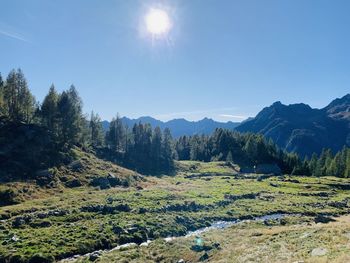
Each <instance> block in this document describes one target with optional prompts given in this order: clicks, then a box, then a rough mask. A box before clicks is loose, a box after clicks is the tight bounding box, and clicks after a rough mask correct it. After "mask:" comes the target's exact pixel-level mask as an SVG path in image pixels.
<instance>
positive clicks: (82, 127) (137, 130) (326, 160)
mask: <svg viewBox="0 0 350 263" xmlns="http://www.w3.org/2000/svg"><path fill="white" fill-rule="evenodd" d="M339 109H340V106H339V104H337V105H336V106H335V107H332V108H331V109H330V110H329V112H330V113H329V114H332V116H334V118H340V119H343V118H348V116H347V115H345V116H344V115H342V114H340V113H339ZM258 116H259V115H258ZM258 116H257V117H258ZM253 121H254V120H253ZM102 125H103V123H102V121H101V119H100V117H99V116H98V115H97V114H95V113H93V112H92V113H91V115H90V119H89V120H88V119H86V117H85V116H84V115H83V113H82V100H81V98H80V97H79V95H78V93H77V90H76V89H75V87H74V86H71V87H70V88H69V89H68V90H66V91H63V92H62V93H60V94H59V93H57V92H56V90H55V87H54V86H51V87H50V90H49V92H48V94H47V95H46V97H45V98H44V100H43V102H42V103H41V104H40V103H37V102H36V101H35V98H34V96H33V95H32V94H31V92H30V90H29V88H28V85H27V82H26V79H25V77H24V75H23V73H22V72H21V70H13V71H11V72H10V73H9V75H8V77H7V79H6V81H3V80H2V78H1V76H0V180H2V181H4V180H12V179H15V178H22V179H23V178H32V177H35V174H36V173H35V172H36V171H38V170H40V169H47V168H49V167H54V166H58V165H61V164H68V163H70V162H72V161H73V160H74V158H75V156H74V154H73V152H72V148H73V147H76V146H78V147H80V148H81V149H83V150H86V151H90V152H91V151H93V152H94V153H95V154H96V155H97V156H98V157H99V158H102V159H107V160H110V161H112V162H115V163H117V164H120V165H123V166H125V167H128V168H131V169H134V170H136V171H138V172H140V173H143V174H162V173H167V174H169V173H171V172H172V171H173V170H174V169H175V164H174V160H177V159H179V160H199V161H206V162H208V161H227V162H234V163H237V164H239V165H240V166H241V167H250V168H252V167H257V166H259V165H264V164H272V165H275V166H278V167H279V168H280V169H281V171H282V172H283V173H289V174H303V175H311V174H312V175H318V176H321V175H335V176H346V177H348V176H349V175H350V172H349V170H350V151H349V149H347V148H344V149H342V150H341V151H340V152H338V153H337V154H336V155H335V156H333V155H332V153H331V151H330V150H324V151H323V152H322V154H321V155H320V158H318V157H317V156H316V155H313V156H312V158H311V160H305V161H301V160H300V158H299V157H298V155H297V154H295V153H288V152H286V151H284V150H281V149H280V148H279V147H278V146H276V145H275V143H274V142H273V141H272V140H266V139H265V138H264V137H263V135H258V134H253V133H246V134H240V133H238V132H236V131H232V130H228V129H223V128H218V129H215V130H214V131H213V133H212V134H211V135H192V136H180V137H179V138H177V139H173V138H172V135H171V133H170V129H169V128H164V127H163V129H162V128H161V127H158V126H157V127H155V128H152V126H151V125H150V124H148V123H134V124H133V125H130V123H129V124H126V123H125V120H124V121H123V119H122V118H119V117H118V116H117V117H116V118H114V119H112V121H111V122H110V123H109V125H108V129H107V130H106V131H104V130H103V126H102ZM242 125H244V124H242ZM252 171H254V170H252Z"/></svg>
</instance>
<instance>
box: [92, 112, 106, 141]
mask: <svg viewBox="0 0 350 263" xmlns="http://www.w3.org/2000/svg"><path fill="white" fill-rule="evenodd" d="M89 130H90V140H91V145H92V146H93V147H98V146H101V145H102V142H103V129H102V123H101V118H100V116H98V114H95V113H94V112H93V111H92V112H91V115H90V122H89Z"/></svg>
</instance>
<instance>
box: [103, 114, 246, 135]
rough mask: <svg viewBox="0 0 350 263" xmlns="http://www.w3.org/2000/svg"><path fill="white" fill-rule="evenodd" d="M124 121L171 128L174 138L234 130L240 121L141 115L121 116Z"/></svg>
mask: <svg viewBox="0 0 350 263" xmlns="http://www.w3.org/2000/svg"><path fill="white" fill-rule="evenodd" d="M121 120H122V123H123V124H124V125H127V126H128V127H133V126H134V125H135V124H139V123H143V124H146V123H148V124H151V126H152V127H157V126H158V127H159V128H161V130H164V129H165V128H169V129H170V131H171V134H172V135H173V136H174V138H179V137H180V136H183V135H187V136H191V135H195V134H206V135H209V134H212V133H213V132H214V131H215V129H217V128H222V129H229V130H233V129H234V128H236V127H237V126H238V125H239V124H240V123H239V122H232V121H229V122H218V121H214V120H212V119H209V118H204V119H203V120H200V121H188V120H185V119H173V120H170V121H165V122H163V121H160V120H157V119H154V118H152V117H140V118H137V119H130V118H127V117H122V118H121ZM109 124H110V123H109V122H108V121H103V122H102V126H103V129H104V130H105V131H107V130H108V129H109Z"/></svg>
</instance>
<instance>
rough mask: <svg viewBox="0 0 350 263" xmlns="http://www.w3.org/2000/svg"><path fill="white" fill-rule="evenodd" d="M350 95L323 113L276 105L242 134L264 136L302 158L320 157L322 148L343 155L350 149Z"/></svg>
mask: <svg viewBox="0 0 350 263" xmlns="http://www.w3.org/2000/svg"><path fill="white" fill-rule="evenodd" d="M349 116H350V94H348V95H346V96H344V97H342V98H340V99H336V100H334V101H332V102H331V103H330V104H329V105H328V106H327V107H325V108H323V109H313V108H311V107H310V106H309V105H306V104H303V103H300V104H291V105H284V104H282V103H281V102H275V103H274V104H272V105H271V106H269V107H266V108H264V109H263V110H262V111H261V112H259V113H258V115H257V116H256V117H255V118H254V119H252V120H249V121H246V122H244V123H242V124H241V125H239V126H238V127H237V128H236V129H237V130H238V131H240V132H254V133H261V134H263V135H264V136H266V137H267V138H271V139H273V140H274V141H275V143H276V144H277V145H278V146H280V147H281V148H284V149H286V150H287V151H290V152H297V153H299V154H300V155H301V156H306V155H308V156H311V154H312V153H314V152H316V153H320V152H321V150H322V148H330V149H332V150H333V151H334V152H337V151H339V150H340V149H341V148H342V147H343V146H344V145H347V146H349V145H350V117H349Z"/></svg>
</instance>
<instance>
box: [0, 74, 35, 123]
mask: <svg viewBox="0 0 350 263" xmlns="http://www.w3.org/2000/svg"><path fill="white" fill-rule="evenodd" d="M3 100H4V109H5V111H6V113H7V115H8V117H9V118H10V119H11V120H13V121H17V122H18V121H24V122H26V123H30V122H31V121H32V118H33V114H34V111H35V99H34V96H33V95H32V94H31V93H30V91H29V89H28V85H27V81H26V79H25V77H24V75H23V72H22V71H21V70H20V69H18V70H17V71H15V70H12V71H11V72H10V73H9V75H8V77H7V80H6V85H5V86H4V88H3Z"/></svg>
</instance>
